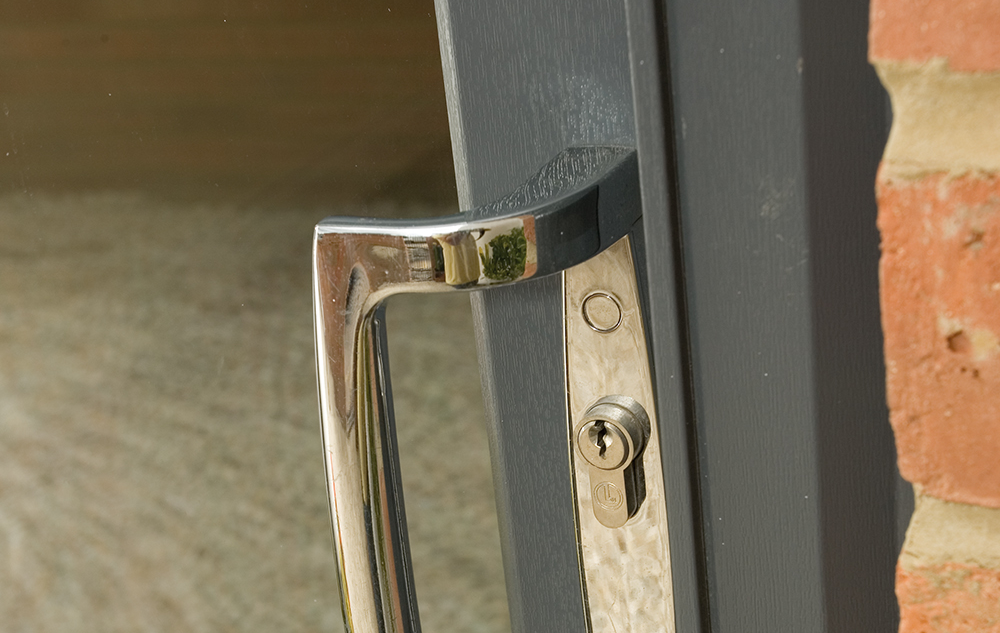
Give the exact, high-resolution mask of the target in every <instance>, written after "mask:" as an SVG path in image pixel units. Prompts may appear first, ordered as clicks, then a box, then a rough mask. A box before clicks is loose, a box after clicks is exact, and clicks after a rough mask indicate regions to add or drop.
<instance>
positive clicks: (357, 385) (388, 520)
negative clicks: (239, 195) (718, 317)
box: [313, 147, 669, 633]
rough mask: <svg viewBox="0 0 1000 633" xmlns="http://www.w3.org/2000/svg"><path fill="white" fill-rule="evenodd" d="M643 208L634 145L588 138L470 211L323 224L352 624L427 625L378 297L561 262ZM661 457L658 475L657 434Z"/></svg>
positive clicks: (319, 233) (338, 526) (468, 284)
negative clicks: (414, 566)
mask: <svg viewBox="0 0 1000 633" xmlns="http://www.w3.org/2000/svg"><path fill="white" fill-rule="evenodd" d="M639 215H640V204H639V200H638V172H637V165H636V157H635V152H634V151H633V150H631V149H628V148H617V147H579V148H571V149H569V150H566V151H564V152H562V153H560V154H559V155H558V156H556V157H555V158H554V159H553V160H552V161H550V162H549V163H548V164H547V165H545V167H543V168H542V170H541V171H539V173H538V174H537V175H536V176H534V177H533V178H532V179H530V180H529V181H528V182H527V183H525V184H524V185H523V186H522V187H520V188H519V189H518V190H516V191H515V192H513V193H512V194H510V195H509V196H507V197H505V198H503V199H501V200H499V201H497V202H494V203H492V204H490V205H486V206H484V207H481V208H477V209H475V210H472V211H470V212H466V213H461V214H457V215H453V216H447V217H443V218H436V219H431V220H420V221H398V220H375V219H369V218H328V219H326V220H323V221H322V222H320V223H319V224H318V225H317V227H316V231H315V240H314V246H313V258H314V268H313V292H314V294H313V299H314V318H315V327H316V349H317V365H318V378H319V395H320V416H321V419H322V433H323V443H324V455H325V463H326V482H327V490H328V494H329V499H330V508H331V514H332V518H333V527H334V535H335V542H336V550H337V559H338V568H339V574H340V584H341V595H342V601H343V610H344V618H345V621H346V624H347V628H348V630H350V631H355V632H358V633H376V632H377V633H383V632H389V631H393V632H395V631H405V632H410V631H419V628H420V627H419V619H418V616H417V608H416V603H415V597H414V596H415V593H414V591H413V575H412V571H411V569H410V560H409V555H408V543H407V536H406V521H405V516H404V512H403V508H402V494H401V489H400V484H399V476H398V462H397V457H396V451H395V447H394V442H395V431H394V428H393V415H392V401H391V395H390V394H389V390H388V389H387V388H386V387H387V385H388V376H387V375H386V373H385V372H386V371H387V367H386V363H385V345H386V342H385V334H384V321H383V316H382V311H381V310H380V306H381V304H382V302H383V301H384V300H385V299H386V298H388V297H389V296H392V295H394V294H399V293H411V292H420V293H426V292H448V291H457V290H484V289H488V288H491V287H493V286H497V285H503V284H509V283H517V282H519V281H522V280H526V279H530V278H533V277H541V276H543V275H549V274H553V273H558V272H561V271H563V270H566V269H568V268H570V267H573V266H576V265H577V264H581V263H583V262H586V261H587V260H589V259H591V258H592V257H594V256H595V255H597V254H598V253H601V252H602V251H604V250H605V249H606V248H608V247H609V246H611V245H612V244H615V243H616V242H619V240H621V239H622V238H623V237H625V236H626V235H627V234H628V233H629V231H630V230H631V229H632V227H633V225H634V224H635V223H636V221H637V220H638V219H639ZM626 250H627V246H626ZM633 284H634V281H633ZM632 294H636V293H634V292H633V293H632ZM633 316H634V315H633ZM638 331H639V332H640V334H641V331H642V330H641V326H640V329H639V330H638ZM644 345H645V343H644V341H643V343H642V353H643V354H645V347H644ZM570 371H571V372H572V368H570ZM647 373H648V371H647ZM648 392H649V393H648V394H647V396H646V397H647V399H650V400H651V398H652V392H651V387H650V388H649V389H648ZM647 407H648V408H652V402H647ZM654 426H655V425H654ZM656 459H657V467H656V474H657V476H659V477H660V479H661V480H662V476H661V475H660V474H659V473H660V469H659V461H658V460H659V457H658V448H657V449H656ZM571 463H572V457H571V460H570V462H569V464H568V465H570V464H571ZM570 467H572V466H570ZM583 476H584V477H585V476H586V475H583ZM580 477H581V475H580V472H579V471H578V472H577V481H578V482H579V481H580ZM584 485H586V484H584ZM584 496H587V497H589V495H584ZM658 503H660V505H662V481H661V483H660V499H659V500H658ZM664 523H665V517H664ZM664 534H665V532H664ZM664 540H665V539H664ZM662 547H665V544H663V545H662ZM647 555H648V553H647ZM581 564H584V563H583V561H581ZM664 564H665V565H667V567H666V569H667V571H669V565H668V563H664Z"/></svg>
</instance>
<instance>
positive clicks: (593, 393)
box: [563, 238, 675, 633]
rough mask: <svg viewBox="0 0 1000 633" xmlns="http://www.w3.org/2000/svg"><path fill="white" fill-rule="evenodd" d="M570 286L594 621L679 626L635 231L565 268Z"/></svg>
mask: <svg viewBox="0 0 1000 633" xmlns="http://www.w3.org/2000/svg"><path fill="white" fill-rule="evenodd" d="M563 283H564V296H565V319H566V366H567V372H566V375H567V390H568V395H569V412H570V421H569V424H568V425H567V426H568V434H569V440H570V445H571V447H572V448H571V450H570V463H571V465H572V468H573V473H574V483H575V492H576V500H577V503H576V512H577V529H578V530H579V535H578V536H579V539H580V566H581V568H582V569H583V576H584V599H585V601H586V607H587V615H588V619H589V628H590V631H593V632H595V633H597V632H599V633H605V632H607V633H612V632H616V633H621V632H622V631H633V632H645V631H656V632H657V633H659V632H666V633H674V631H675V625H674V607H673V604H674V600H673V580H672V577H671V573H670V547H669V541H668V538H667V537H668V531H667V507H666V499H665V492H664V481H663V466H662V463H661V461H660V445H659V437H658V431H657V422H656V417H655V415H656V409H655V407H654V401H653V384H652V379H651V375H652V374H651V372H650V367H649V360H648V359H649V356H648V354H647V350H646V336H645V332H644V330H643V323H642V310H641V309H640V305H639V292H638V284H637V282H636V278H635V270H634V268H633V261H632V253H631V246H630V244H629V238H624V239H622V240H620V241H619V242H618V243H617V244H615V245H614V246H612V247H611V248H609V249H608V250H606V251H605V252H603V253H601V254H600V255H598V256H597V257H595V258H593V259H592V260H590V261H587V262H585V263H583V264H580V265H578V266H574V267H573V268H570V269H568V270H567V271H566V272H565V273H563ZM598 310H600V311H599V312H598ZM608 394H624V395H614V396H610V397H609V396H608ZM602 450H603V455H602Z"/></svg>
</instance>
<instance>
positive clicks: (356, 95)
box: [0, 0, 507, 633]
mask: <svg viewBox="0 0 1000 633" xmlns="http://www.w3.org/2000/svg"><path fill="white" fill-rule="evenodd" d="M435 29H436V27H435V21H434V17H433V6H432V2H431V1H430V0H420V1H418V2H413V1H405V2H404V1H402V0H398V1H392V2H388V3H379V4H377V5H373V4H370V3H366V2H363V1H362V0H351V1H350V2H334V3H331V2H322V3H321V2H315V3H314V2H311V1H306V2H301V1H300V2H295V3H291V2H287V1H285V0H169V1H168V0H155V1H148V2H129V1H126V0H82V1H75V2H70V1H68V0H5V1H4V2H3V3H0V587H2V588H3V589H2V591H0V622H3V625H2V627H0V628H2V629H3V630H10V631H32V632H39V633H45V632H50V631H51V632H56V631H58V632H59V633H66V632H73V631H81V632H83V631H87V632H89V631H107V632H116V631H122V632H125V631H128V632H132V631H139V630H154V631H206V632H208V631H211V632H215V631H268V632H270V631H301V630H310V631H338V630H341V625H340V618H341V616H340V606H339V598H338V596H337V589H336V578H335V561H334V554H333V548H332V538H331V529H330V521H329V512H328V509H327V501H326V490H325V485H324V481H323V466H322V450H321V446H320V437H319V425H318V421H317V404H316V382H315V369H314V359H313V334H312V312H311V288H310V249H311V236H312V235H311V234H312V227H313V225H314V224H315V223H316V221H317V220H319V219H320V218H322V217H324V216H326V215H364V214H367V215H382V216H387V217H388V216H399V217H408V216H413V217H415V216H420V215H438V214H444V213H451V212H454V210H455V209H454V200H455V185H454V175H453V171H452V165H451V154H450V143H449V139H448V128H447V115H446V110H445V104H444V89H443V82H442V78H441V67H440V58H439V53H438V45H437V36H436V30H435ZM430 299H431V298H427V300H428V301H430ZM438 299H439V298H438V297H434V298H433V301H434V302H433V303H430V302H428V303H427V304H426V305H423V304H421V303H420V300H415V301H409V300H408V299H407V300H402V301H401V302H400V303H399V305H394V306H392V307H391V308H390V319H392V323H393V330H394V332H395V334H393V339H392V346H391V347H392V348H393V359H394V360H396V359H397V356H398V354H399V353H402V354H403V355H404V358H405V359H408V360H398V361H397V363H396V364H397V370H396V372H395V373H394V375H393V379H394V382H395V383H396V385H397V394H398V398H399V400H398V404H397V407H398V409H399V411H400V425H399V426H400V429H401V433H403V434H404V440H403V442H402V444H404V445H410V444H411V445H412V448H413V451H412V452H407V453H406V454H405V455H404V475H405V476H406V477H407V481H406V482H405V483H406V493H407V495H408V497H407V501H408V502H409V507H410V511H411V517H412V518H411V524H412V525H413V526H414V527H413V528H411V529H412V530H413V531H414V540H415V541H416V539H421V541H420V542H419V543H416V542H415V544H414V552H415V558H416V559H417V561H416V567H417V574H418V582H419V583H420V584H419V585H418V590H419V592H420V595H421V598H422V599H423V600H424V603H425V604H422V605H421V606H422V610H423V611H424V612H425V614H426V617H425V622H426V626H425V630H428V631H434V630H470V631H471V630H483V631H486V630H490V631H492V630H502V629H504V628H506V626H507V625H506V605H505V602H504V601H505V598H504V594H503V579H502V575H501V573H500V571H499V554H498V546H497V538H498V537H497V535H496V518H495V515H494V514H492V513H493V512H494V510H493V504H492V488H491V486H490V481H489V474H488V473H489V471H488V465H487V464H486V457H485V456H486V448H485V439H484V432H483V429H482V426H483V423H482V419H483V414H482V405H481V403H480V402H479V400H478V399H479V398H480V395H479V393H478V373H477V370H476V368H475V362H474V345H473V343H472V342H471V325H470V324H469V321H470V316H469V309H468V299H467V297H453V298H452V297H449V298H446V299H444V300H442V301H440V302H439V301H438ZM408 331H413V332H417V333H420V336H421V337H423V338H417V337H416V336H414V337H412V338H411V337H410V335H409V334H408ZM456 346H457V347H456ZM453 348H455V349H457V348H461V349H460V351H455V352H449V351H448V350H450V349H453ZM397 350H398V352H397ZM450 358H462V359H463V361H462V362H463V363H465V364H463V365H460V366H459V365H454V364H453V363H452V361H450V360H448V359H450ZM427 363H431V364H433V365H441V364H443V365H446V366H447V367H445V369H448V370H449V371H450V370H451V368H452V367H455V368H456V369H457V368H458V367H461V369H460V374H448V377H446V378H444V379H443V381H442V382H440V383H438V382H434V381H433V380H431V379H428V378H427V377H426V373H427ZM414 372H415V373H414ZM438 373H442V374H444V373H447V372H438ZM442 425H443V426H442ZM439 428H447V429H449V439H448V443H447V446H448V451H449V453H450V454H451V455H452V459H450V460H449V463H448V464H446V465H445V466H446V467H447V468H444V469H442V468H441V464H440V463H439V461H438V459H437V456H439V455H440V452H439V451H440V447H441V444H440V442H437V443H434V442H427V441H424V438H425V437H426V435H428V434H433V433H434V432H435V430H436V429H439ZM410 440H412V442H411V441H410ZM463 460H467V461H468V463H469V466H468V468H466V469H465V470H463V472H464V473H465V474H464V476H463V477H462V478H461V479H460V480H457V479H456V478H455V475H454V471H453V470H448V469H449V468H453V467H454V466H456V465H461V464H463V463H464V462H463ZM422 469H423V470H422ZM477 469H478V470H477ZM456 486H457V487H456ZM449 513H450V517H451V518H448V517H449ZM427 517H430V518H427ZM442 517H444V518H442ZM435 520H436V521H439V523H440V524H441V525H445V526H446V527H448V529H453V530H458V531H457V532H456V531H452V532H447V531H441V530H439V529H438V528H437V527H435V525H436V524H434V523H432V522H431V523H429V522H428V521H435ZM442 529H444V528H442ZM445 534H450V535H451V536H447V537H445V536H444V535H445Z"/></svg>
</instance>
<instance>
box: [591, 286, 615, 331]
mask: <svg viewBox="0 0 1000 633" xmlns="http://www.w3.org/2000/svg"><path fill="white" fill-rule="evenodd" d="M583 319H584V321H586V322H587V325H589V326H590V328H591V329H592V330H594V331H595V332H601V333H606V332H611V331H614V330H615V329H617V327H618V326H619V325H621V323H622V306H621V304H620V303H618V299H617V298H615V296H614V295H611V294H608V293H606V292H595V293H593V294H590V295H588V296H587V298H586V299H584V300H583Z"/></svg>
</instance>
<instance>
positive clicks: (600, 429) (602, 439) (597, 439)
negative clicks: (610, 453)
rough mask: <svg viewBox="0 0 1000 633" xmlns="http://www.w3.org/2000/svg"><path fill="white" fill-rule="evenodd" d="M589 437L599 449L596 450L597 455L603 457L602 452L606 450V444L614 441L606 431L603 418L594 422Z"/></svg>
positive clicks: (608, 444)
mask: <svg viewBox="0 0 1000 633" xmlns="http://www.w3.org/2000/svg"><path fill="white" fill-rule="evenodd" d="M590 439H591V441H592V442H594V446H596V447H597V448H598V450H599V451H600V452H598V456H599V457H600V458H601V459H604V453H605V452H607V450H608V446H610V445H611V443H612V442H613V441H614V438H612V437H611V434H610V433H609V432H608V429H607V426H606V423H605V422H604V420H598V421H596V422H595V423H594V428H593V429H591V431H590Z"/></svg>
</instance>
